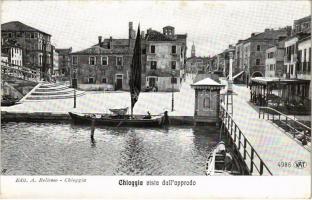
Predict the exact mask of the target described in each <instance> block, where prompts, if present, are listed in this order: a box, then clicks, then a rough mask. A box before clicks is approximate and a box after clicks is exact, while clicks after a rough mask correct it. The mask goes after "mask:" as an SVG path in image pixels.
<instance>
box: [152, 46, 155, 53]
mask: <svg viewBox="0 0 312 200" xmlns="http://www.w3.org/2000/svg"><path fill="white" fill-rule="evenodd" d="M151 53H155V46H154V45H151Z"/></svg>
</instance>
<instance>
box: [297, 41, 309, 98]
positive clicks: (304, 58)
mask: <svg viewBox="0 0 312 200" xmlns="http://www.w3.org/2000/svg"><path fill="white" fill-rule="evenodd" d="M298 60H299V62H298V71H297V78H298V79H301V80H308V81H309V82H310V84H309V85H306V86H305V87H304V86H302V88H301V89H299V91H302V93H301V95H302V96H303V97H305V98H308V99H310V101H311V88H312V86H311V35H309V36H307V37H305V38H302V39H301V40H299V41H298Z"/></svg>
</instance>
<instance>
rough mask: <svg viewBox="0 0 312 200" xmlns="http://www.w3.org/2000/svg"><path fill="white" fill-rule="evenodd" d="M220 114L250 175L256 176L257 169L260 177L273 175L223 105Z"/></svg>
mask: <svg viewBox="0 0 312 200" xmlns="http://www.w3.org/2000/svg"><path fill="white" fill-rule="evenodd" d="M220 114H221V119H222V123H223V125H224V127H225V128H226V129H227V132H228V137H230V138H231V139H232V141H233V144H234V145H235V148H236V149H237V151H238V152H239V153H240V154H241V157H242V159H243V160H244V162H245V163H246V165H247V167H248V168H249V173H250V174H252V175H254V174H253V173H255V171H254V169H255V170H256V171H257V172H258V175H260V176H262V175H264V173H265V172H266V174H267V175H273V174H272V172H271V171H270V169H269V168H268V166H267V165H266V164H265V163H264V161H263V160H262V159H261V157H260V155H259V154H258V153H257V151H256V150H255V149H254V147H253V146H252V144H251V143H250V141H249V140H248V139H247V137H246V136H245V135H244V134H243V132H242V131H241V129H240V128H239V127H238V126H237V124H236V123H235V121H234V120H233V117H232V116H231V115H230V114H229V113H228V112H227V110H226V109H225V108H224V105H222V104H220Z"/></svg>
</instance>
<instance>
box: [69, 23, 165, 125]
mask: <svg viewBox="0 0 312 200" xmlns="http://www.w3.org/2000/svg"><path fill="white" fill-rule="evenodd" d="M130 69H131V74H130V81H129V84H130V96H131V114H130V115H127V114H125V113H126V112H127V110H128V109H127V108H121V109H110V111H111V112H112V114H106V113H97V114H94V113H73V112H69V115H70V117H71V119H72V121H73V122H74V123H77V124H91V122H92V121H94V122H95V124H96V125H105V126H117V127H119V126H136V127H161V126H163V125H164V124H166V123H167V122H168V115H167V112H165V113H164V114H163V115H148V116H144V115H134V114H133V107H134V105H135V103H136V102H137V101H138V99H139V94H140V91H141V71H142V70H141V69H142V65H141V36H140V25H139V26H138V32H137V36H136V40H135V46H134V53H133V57H132V63H131V68H130Z"/></svg>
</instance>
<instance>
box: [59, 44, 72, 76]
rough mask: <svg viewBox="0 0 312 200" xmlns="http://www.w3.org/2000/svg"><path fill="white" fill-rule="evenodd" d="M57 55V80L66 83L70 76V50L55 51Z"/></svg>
mask: <svg viewBox="0 0 312 200" xmlns="http://www.w3.org/2000/svg"><path fill="white" fill-rule="evenodd" d="M55 52H56V53H57V54H58V79H59V80H64V81H68V80H69V79H70V75H71V70H70V69H71V56H70V54H71V52H72V48H71V47H70V48H65V49H55Z"/></svg>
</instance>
